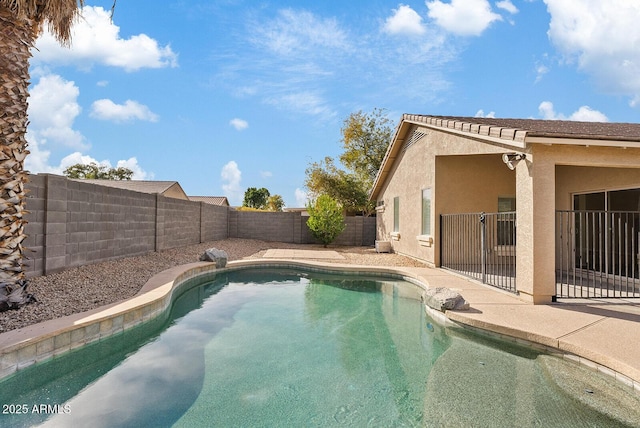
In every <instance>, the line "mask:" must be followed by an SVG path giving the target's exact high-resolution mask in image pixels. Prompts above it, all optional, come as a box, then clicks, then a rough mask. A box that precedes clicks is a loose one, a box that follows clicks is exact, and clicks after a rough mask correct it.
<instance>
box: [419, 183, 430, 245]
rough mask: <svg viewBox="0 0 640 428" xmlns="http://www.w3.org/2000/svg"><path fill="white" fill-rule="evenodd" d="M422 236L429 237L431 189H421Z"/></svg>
mask: <svg viewBox="0 0 640 428" xmlns="http://www.w3.org/2000/svg"><path fill="white" fill-rule="evenodd" d="M420 233H421V234H422V235H431V189H430V188H429V189H422V230H421V232H420Z"/></svg>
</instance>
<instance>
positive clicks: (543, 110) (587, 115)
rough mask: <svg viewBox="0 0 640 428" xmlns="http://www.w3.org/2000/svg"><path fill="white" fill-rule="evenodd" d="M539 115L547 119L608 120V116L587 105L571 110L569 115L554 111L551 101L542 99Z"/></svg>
mask: <svg viewBox="0 0 640 428" xmlns="http://www.w3.org/2000/svg"><path fill="white" fill-rule="evenodd" d="M538 111H539V112H540V116H542V117H543V118H544V119H547V120H574V121H580V122H608V121H609V118H608V117H607V116H606V115H605V114H604V113H601V112H599V111H598V110H593V109H592V108H591V107H589V106H582V107H580V108H579V109H578V110H577V111H575V112H573V113H572V114H571V115H570V116H569V117H567V116H565V115H563V114H562V113H556V111H555V109H554V107H553V103H552V102H551V101H543V102H542V103H540V105H539V106H538Z"/></svg>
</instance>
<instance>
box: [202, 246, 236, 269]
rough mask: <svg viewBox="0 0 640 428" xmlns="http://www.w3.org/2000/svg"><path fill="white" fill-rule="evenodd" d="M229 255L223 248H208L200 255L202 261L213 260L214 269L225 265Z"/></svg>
mask: <svg viewBox="0 0 640 428" xmlns="http://www.w3.org/2000/svg"><path fill="white" fill-rule="evenodd" d="M228 259H229V256H228V255H227V252H226V251H224V250H218V249H217V248H209V249H207V250H205V252H204V254H202V255H201V256H200V261H202V262H214V263H215V264H216V269H220V268H223V267H225V266H226V265H227V260H228Z"/></svg>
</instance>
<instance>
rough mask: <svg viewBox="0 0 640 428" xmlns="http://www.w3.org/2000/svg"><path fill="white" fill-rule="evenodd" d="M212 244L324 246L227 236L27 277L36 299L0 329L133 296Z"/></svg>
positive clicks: (376, 262)
mask: <svg viewBox="0 0 640 428" xmlns="http://www.w3.org/2000/svg"><path fill="white" fill-rule="evenodd" d="M211 247H215V248H219V249H221V250H224V251H226V252H227V254H228V255H229V260H230V261H231V260H238V259H243V258H260V257H261V256H262V255H263V254H264V253H265V251H266V250H268V249H270V248H302V249H322V246H321V245H308V244H304V245H301V244H286V243H282V242H265V241H257V240H252V239H225V240H222V241H212V242H205V243H202V244H198V245H192V246H188V247H181V248H173V249H170V250H164V251H160V252H157V253H149V254H146V255H143V256H136V257H127V258H124V259H118V260H112V261H108V262H102V263H96V264H92V265H86V266H81V267H78V268H72V269H68V270H65V271H63V272H60V273H56V274H52V275H47V276H39V277H34V278H31V279H30V280H29V288H28V291H29V292H30V293H32V294H34V295H35V296H36V298H37V299H38V301H37V302H36V303H32V304H29V305H26V306H23V307H21V308H20V309H17V310H12V311H6V312H0V333H2V332H6V331H9V330H14V329H17V328H22V327H26V326H28V325H31V324H36V323H39V322H42V321H46V320H50V319H54V318H59V317H63V316H66V315H71V314H75V313H79V312H84V311H88V310H91V309H95V308H97V307H100V306H103V305H108V304H110V303H115V302H118V301H120V300H123V299H128V298H130V297H133V296H135V295H136V293H138V291H139V290H140V289H141V288H142V286H143V285H144V284H145V283H146V282H147V280H149V278H151V277H152V276H153V275H155V274H156V273H158V272H161V271H163V270H165V269H168V268H171V267H173V266H178V265H182V264H186V263H192V262H196V261H198V260H199V258H200V255H201V254H202V253H203V252H204V250H206V249H207V248H211ZM329 249H331V250H335V251H337V252H338V253H340V254H342V255H343V256H344V257H345V260H339V261H336V262H339V263H349V264H359V265H369V266H372V265H373V266H418V267H424V266H425V265H424V264H422V263H420V262H418V261H416V260H413V259H411V258H408V257H404V256H400V255H397V254H378V253H376V252H375V250H374V249H373V248H372V247H339V246H329ZM323 262H327V260H323ZM329 262H331V261H329Z"/></svg>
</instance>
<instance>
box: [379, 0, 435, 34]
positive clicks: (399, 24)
mask: <svg viewBox="0 0 640 428" xmlns="http://www.w3.org/2000/svg"><path fill="white" fill-rule="evenodd" d="M393 12H394V13H393V15H392V16H390V17H389V18H387V20H386V21H385V23H384V27H383V30H384V31H385V32H387V33H389V34H403V35H421V34H424V33H425V32H426V31H427V30H426V29H425V27H424V25H423V24H422V17H421V16H420V15H418V13H417V12H416V11H415V10H413V9H411V7H410V6H407V5H404V4H401V5H399V6H398V8H397V9H394V11H393Z"/></svg>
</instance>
